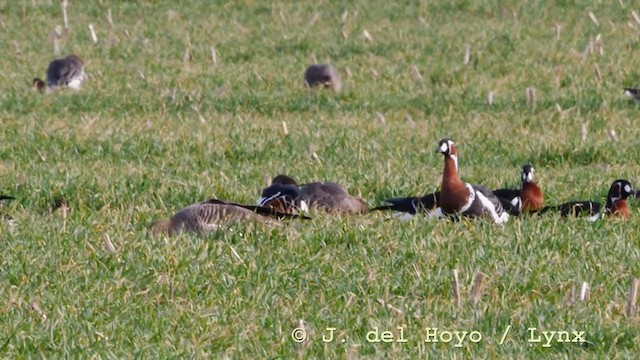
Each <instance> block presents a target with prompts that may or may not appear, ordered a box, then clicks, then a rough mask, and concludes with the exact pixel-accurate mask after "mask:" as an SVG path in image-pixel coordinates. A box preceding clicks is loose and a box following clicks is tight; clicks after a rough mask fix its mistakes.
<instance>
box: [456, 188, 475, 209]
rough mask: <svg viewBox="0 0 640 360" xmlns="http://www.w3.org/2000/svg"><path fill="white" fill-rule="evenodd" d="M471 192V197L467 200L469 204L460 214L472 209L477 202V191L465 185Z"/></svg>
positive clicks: (463, 207)
mask: <svg viewBox="0 0 640 360" xmlns="http://www.w3.org/2000/svg"><path fill="white" fill-rule="evenodd" d="M464 185H465V186H466V187H467V190H469V197H468V198H467V202H466V203H465V204H464V205H463V206H462V207H461V208H460V212H461V213H463V212H465V211H467V210H469V208H470V207H471V205H472V204H473V202H474V201H475V200H476V190H475V189H474V188H473V186H471V185H470V184H464Z"/></svg>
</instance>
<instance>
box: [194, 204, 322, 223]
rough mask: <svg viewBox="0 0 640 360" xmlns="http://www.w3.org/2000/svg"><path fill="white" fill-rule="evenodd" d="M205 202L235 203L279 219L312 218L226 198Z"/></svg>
mask: <svg viewBox="0 0 640 360" xmlns="http://www.w3.org/2000/svg"><path fill="white" fill-rule="evenodd" d="M202 203H203V204H222V205H233V206H238V207H241V208H245V209H247V210H251V211H253V212H255V213H257V214H260V215H263V216H268V217H274V218H278V219H304V220H311V218H310V217H308V216H305V215H299V214H288V213H283V212H280V211H277V210H275V209H273V208H270V207H265V206H257V205H244V204H238V203H234V202H231V201H224V200H218V199H209V200H207V201H203V202H202Z"/></svg>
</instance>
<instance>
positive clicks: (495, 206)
mask: <svg viewBox="0 0 640 360" xmlns="http://www.w3.org/2000/svg"><path fill="white" fill-rule="evenodd" d="M436 152H439V153H441V154H442V155H444V170H443V173H442V188H441V190H440V207H441V209H442V213H443V214H444V215H453V216H457V215H463V216H467V217H480V216H483V215H489V216H490V217H491V218H492V219H493V221H494V222H495V223H497V224H502V223H505V222H507V221H508V220H509V214H508V213H507V212H506V211H505V210H504V208H503V207H502V203H501V202H500V199H498V197H497V196H495V195H494V194H493V192H492V191H491V190H489V189H487V188H486V187H484V186H480V185H471V184H468V183H465V182H463V181H462V180H461V179H460V174H459V173H458V150H457V148H456V145H455V143H454V142H453V140H451V139H443V140H440V142H439V144H438V148H437V149H436Z"/></svg>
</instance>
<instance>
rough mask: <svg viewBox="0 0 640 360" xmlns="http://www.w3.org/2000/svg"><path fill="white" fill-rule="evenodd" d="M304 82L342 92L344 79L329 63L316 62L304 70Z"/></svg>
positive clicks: (311, 85)
mask: <svg viewBox="0 0 640 360" xmlns="http://www.w3.org/2000/svg"><path fill="white" fill-rule="evenodd" d="M304 82H305V83H306V84H307V86H309V87H316V86H322V87H324V88H325V89H331V90H333V91H334V92H340V90H341V89H342V81H340V75H339V74H338V71H337V70H336V69H335V68H334V67H333V66H331V65H328V64H319V65H318V64H314V65H311V66H309V67H308V68H307V70H306V71H305V72H304Z"/></svg>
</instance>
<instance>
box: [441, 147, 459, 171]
mask: <svg viewBox="0 0 640 360" xmlns="http://www.w3.org/2000/svg"><path fill="white" fill-rule="evenodd" d="M436 152H437V153H440V154H442V155H444V157H445V158H448V159H451V160H453V162H454V163H455V165H456V171H457V170H458V149H457V147H456V143H455V142H454V141H453V140H451V139H442V140H440V142H439V143H438V147H437V148H436Z"/></svg>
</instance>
